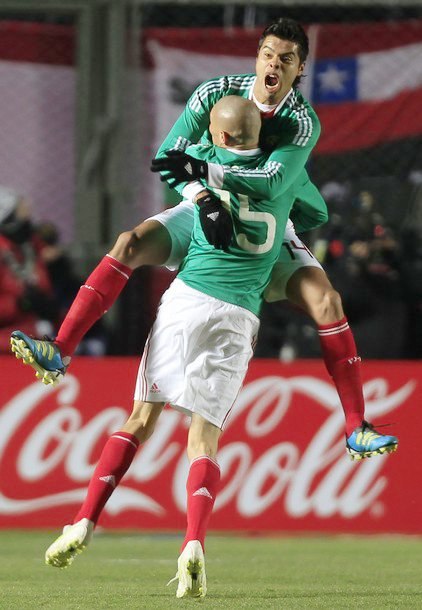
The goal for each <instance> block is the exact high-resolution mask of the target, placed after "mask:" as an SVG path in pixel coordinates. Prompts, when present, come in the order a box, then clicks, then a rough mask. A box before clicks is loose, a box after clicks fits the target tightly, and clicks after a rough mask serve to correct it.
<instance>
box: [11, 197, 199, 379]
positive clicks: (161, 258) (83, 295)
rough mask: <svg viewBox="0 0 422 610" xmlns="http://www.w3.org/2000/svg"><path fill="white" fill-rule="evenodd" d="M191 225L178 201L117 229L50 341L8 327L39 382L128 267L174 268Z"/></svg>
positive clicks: (67, 353) (66, 356) (69, 350)
mask: <svg viewBox="0 0 422 610" xmlns="http://www.w3.org/2000/svg"><path fill="white" fill-rule="evenodd" d="M192 226H193V204H191V203H188V202H183V203H182V204H180V205H178V206H176V207H175V208H171V209H169V210H166V211H165V212H162V213H161V214H157V215H156V216H153V217H152V218H150V219H147V220H146V221H144V222H142V223H141V224H140V225H138V226H137V227H135V228H134V229H133V230H132V231H126V232H124V233H122V234H121V235H120V236H119V237H118V239H117V241H116V243H115V245H114V246H113V248H112V249H111V251H110V253H109V254H107V255H106V256H105V257H104V258H103V259H102V260H101V261H100V263H99V264H98V265H97V267H96V268H95V269H94V271H93V272H92V273H91V275H90V276H89V277H88V278H87V280H86V282H85V284H83V286H81V288H80V289H79V292H78V294H77V296H76V298H75V300H74V301H73V303H72V305H71V307H70V309H69V311H68V313H67V315H66V317H65V319H64V320H63V322H62V325H61V327H60V329H59V332H58V334H57V337H56V339H55V341H45V340H36V339H32V338H31V337H28V336H27V335H25V334H24V333H22V332H21V331H14V332H13V333H12V336H11V348H12V351H13V352H14V353H15V354H16V357H17V358H21V359H22V360H23V362H24V363H25V364H29V365H30V366H32V368H34V369H35V371H36V375H37V377H38V378H39V379H41V380H42V381H43V383H45V384H52V385H55V384H56V383H58V382H59V381H60V380H61V379H62V378H63V375H64V374H65V372H66V369H67V367H68V365H69V363H70V358H71V356H72V355H73V353H74V351H75V349H76V347H77V346H78V344H79V343H80V341H81V339H82V338H83V337H84V335H85V334H86V333H87V331H88V330H89V329H90V328H91V327H92V326H93V325H94V323H95V322H96V321H97V320H98V319H99V318H101V316H102V315H103V314H104V313H105V312H106V311H107V310H108V309H110V307H111V306H112V305H113V303H114V302H115V301H116V299H117V297H118V296H119V294H120V292H121V291H122V290H123V288H124V287H125V286H126V283H127V281H128V279H129V277H130V275H131V273H132V271H133V269H135V268H137V267H140V266H141V265H163V264H168V265H169V266H171V267H172V268H177V266H178V263H180V261H181V260H182V259H183V257H184V256H185V254H186V252H187V249H188V246H189V242H190V236H191V232H192Z"/></svg>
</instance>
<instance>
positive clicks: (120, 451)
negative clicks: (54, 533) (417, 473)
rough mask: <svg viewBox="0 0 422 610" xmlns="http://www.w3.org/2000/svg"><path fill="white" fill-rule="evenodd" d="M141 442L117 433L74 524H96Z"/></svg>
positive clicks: (130, 436)
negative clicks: (90, 522) (87, 520)
mask: <svg viewBox="0 0 422 610" xmlns="http://www.w3.org/2000/svg"><path fill="white" fill-rule="evenodd" d="M138 446H139V441H138V439H137V438H136V436H134V435H133V434H128V433H127V432H115V433H114V434H113V435H112V436H110V438H109V439H108V441H107V442H106V444H105V445H104V449H103V451H102V453H101V456H100V460H99V462H98V464H97V467H96V468H95V471H94V474H93V475H92V478H91V480H90V482H89V486H88V492H87V496H86V498H85V501H84V503H83V504H82V506H81V508H80V510H79V512H78V514H77V515H76V516H75V518H74V520H73V523H76V522H77V521H80V519H84V518H85V519H89V520H90V521H94V523H96V522H97V521H98V518H99V516H100V513H101V511H102V510H103V508H104V506H105V504H106V502H107V500H108V499H109V497H110V496H111V494H112V493H113V491H114V489H115V488H116V487H117V485H118V484H119V482H120V480H121V478H122V477H123V475H124V474H125V472H126V471H127V469H128V468H129V466H130V465H131V463H132V461H133V458H134V457H135V453H136V450H137V449H138Z"/></svg>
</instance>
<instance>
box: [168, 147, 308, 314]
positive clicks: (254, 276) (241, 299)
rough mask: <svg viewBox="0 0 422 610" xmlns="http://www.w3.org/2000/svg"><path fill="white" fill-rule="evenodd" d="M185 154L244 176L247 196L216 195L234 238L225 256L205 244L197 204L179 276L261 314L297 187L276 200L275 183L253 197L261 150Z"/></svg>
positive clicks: (193, 149)
mask: <svg viewBox="0 0 422 610" xmlns="http://www.w3.org/2000/svg"><path fill="white" fill-rule="evenodd" d="M187 152H188V153H189V154H190V155H192V156H194V157H196V158H198V159H202V160H204V161H207V162H208V163H216V164H221V165H224V167H230V168H232V169H233V170H237V171H242V172H243V179H244V181H245V182H247V183H248V184H249V189H250V193H249V194H248V195H245V194H241V193H236V192H229V191H227V190H219V189H217V190H216V191H215V192H216V193H217V195H219V197H220V198H221V200H222V202H223V205H224V206H225V207H226V208H227V209H229V210H230V213H231V215H232V220H233V227H234V238H233V240H232V243H231V245H230V247H229V249H228V252H225V251H223V250H217V249H216V248H214V247H213V246H211V245H210V244H209V243H208V241H207V240H206V238H205V235H204V233H203V231H202V227H201V223H200V221H199V214H198V210H199V208H198V206H197V205H195V216H194V228H193V232H192V239H191V243H190V246H189V250H188V254H187V256H186V258H185V259H184V261H183V263H182V265H181V268H180V271H179V275H178V277H179V278H180V279H182V280H183V281H184V282H185V283H186V284H187V285H188V286H191V287H192V288H195V289H196V290H199V291H201V292H204V293H205V294H208V295H210V296H213V297H216V298H218V299H220V300H222V301H225V302H227V303H233V304H234V305H239V306H240V307H244V308H245V309H248V310H249V311H252V312H253V313H254V314H256V315H259V311H260V308H261V304H262V299H263V293H264V289H265V288H266V286H267V284H268V283H269V281H270V276H271V271H272V267H273V265H274V263H275V262H276V260H277V258H278V256H279V253H280V248H281V244H282V241H283V236H284V231H285V228H286V223H287V220H288V218H289V212H290V208H291V206H292V204H293V201H294V200H295V199H297V192H296V189H297V185H291V186H290V188H289V189H286V190H285V191H284V194H283V196H281V197H280V195H279V193H278V186H277V185H276V184H275V183H274V182H273V183H270V184H269V185H268V187H267V192H266V195H265V197H261V196H260V195H257V194H256V192H255V188H254V183H255V182H256V181H257V180H260V179H259V178H256V176H255V173H254V172H255V168H260V167H261V168H264V167H265V165H266V162H267V156H266V155H265V156H264V155H263V154H262V151H260V150H254V151H235V150H234V149H225V148H220V147H217V146H213V145H197V146H190V147H189V148H188V149H187ZM211 190H213V189H211ZM299 190H300V189H299Z"/></svg>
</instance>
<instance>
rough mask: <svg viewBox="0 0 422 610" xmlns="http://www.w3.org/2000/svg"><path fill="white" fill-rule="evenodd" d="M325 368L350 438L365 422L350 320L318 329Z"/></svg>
mask: <svg viewBox="0 0 422 610" xmlns="http://www.w3.org/2000/svg"><path fill="white" fill-rule="evenodd" d="M318 334H319V339H320V342H321V349H322V354H323V357H324V361H325V366H326V367H327V370H328V372H329V374H330V375H331V377H332V378H333V381H334V383H335V386H336V388H337V392H338V395H339V397H340V402H341V404H342V406H343V410H344V415H345V417H346V434H347V436H349V435H350V434H351V433H352V432H353V430H354V429H355V428H357V427H358V426H360V425H361V424H362V420H363V419H365V403H364V399H363V392H362V378H361V361H360V357H359V356H358V355H357V350H356V344H355V340H354V338H353V333H352V331H351V330H350V327H349V324H348V322H347V318H346V317H344V318H343V319H342V320H340V321H339V322H335V323H334V324H324V325H323V326H319V327H318Z"/></svg>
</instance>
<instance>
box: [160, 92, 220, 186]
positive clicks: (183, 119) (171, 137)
mask: <svg viewBox="0 0 422 610" xmlns="http://www.w3.org/2000/svg"><path fill="white" fill-rule="evenodd" d="M209 82H210V81H206V82H205V83H203V84H202V85H200V86H199V87H197V88H196V89H195V91H194V92H193V93H192V95H191V97H190V98H189V100H188V102H187V103H186V106H185V108H184V110H183V112H182V114H181V115H180V116H179V118H178V119H177V120H176V122H175V123H174V125H173V127H172V128H171V129H170V131H169V133H168V135H167V137H166V138H165V139H164V141H163V143H162V144H161V146H160V148H159V149H158V152H157V155H156V157H163V156H164V154H165V151H166V150H169V149H172V148H173V149H178V150H185V149H186V148H187V147H188V146H189V145H190V144H196V143H197V142H199V140H200V139H201V136H202V135H203V133H204V132H205V131H206V130H207V128H208V125H209V122H210V112H211V107H212V106H211V105H210V101H209V97H207V96H205V95H204V90H206V87H207V86H208V83H209ZM163 176H165V172H163ZM186 184H187V183H186V182H182V183H181V184H178V185H177V186H176V187H175V190H176V191H177V192H178V193H180V194H182V191H183V189H184V187H185V186H186Z"/></svg>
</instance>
